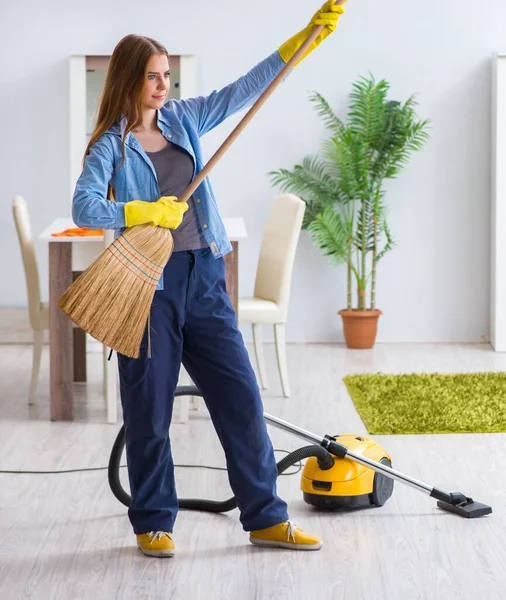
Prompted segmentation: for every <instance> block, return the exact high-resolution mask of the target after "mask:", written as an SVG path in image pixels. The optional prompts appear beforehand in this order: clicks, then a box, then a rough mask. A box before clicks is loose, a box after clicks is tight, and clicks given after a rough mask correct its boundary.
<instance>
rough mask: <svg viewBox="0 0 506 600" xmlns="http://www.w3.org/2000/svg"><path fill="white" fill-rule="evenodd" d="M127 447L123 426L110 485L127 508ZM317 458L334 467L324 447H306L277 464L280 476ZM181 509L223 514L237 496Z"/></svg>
mask: <svg viewBox="0 0 506 600" xmlns="http://www.w3.org/2000/svg"><path fill="white" fill-rule="evenodd" d="M124 447H125V426H124V425H123V426H122V427H121V429H120V431H119V433H118V435H117V437H116V440H115V442H114V445H113V447H112V451H111V457H110V459H109V468H108V475H109V485H110V486H111V490H112V493H113V494H114V495H115V496H116V498H117V499H118V500H119V501H120V502H121V503H122V504H124V505H125V506H130V501H131V496H130V495H129V494H128V493H127V492H126V491H125V490H124V489H123V486H122V485H121V481H120V477H119V474H120V462H121V455H122V454H123V449H124ZM310 456H316V458H317V459H318V466H319V467H320V469H322V470H324V471H326V470H327V469H331V468H332V467H333V466H334V458H333V457H332V455H331V454H329V453H328V452H327V450H325V448H323V447H322V446H316V445H311V446H304V447H303V448H299V449H298V450H294V451H293V452H290V454H288V455H287V456H285V457H284V458H282V459H281V460H280V461H279V462H278V463H277V468H278V475H281V474H282V473H284V472H285V471H286V470H287V469H288V468H289V467H291V466H292V465H294V464H295V463H297V462H299V461H300V460H302V459H304V458H309V457H310ZM179 508H182V509H186V510H203V511H206V512H215V513H222V512H228V511H230V510H234V508H237V500H236V498H235V496H233V497H232V498H229V499H228V500H223V501H222V502H220V501H217V500H203V499H200V498H182V499H180V500H179Z"/></svg>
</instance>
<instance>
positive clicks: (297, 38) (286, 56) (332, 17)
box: [279, 0, 344, 66]
mask: <svg viewBox="0 0 506 600" xmlns="http://www.w3.org/2000/svg"><path fill="white" fill-rule="evenodd" d="M334 2H335V0H328V1H327V2H325V4H324V5H323V6H322V7H321V8H320V10H318V11H316V13H315V14H314V15H313V18H312V19H311V21H309V24H308V26H307V27H306V28H305V29H303V30H302V31H299V33H296V34H295V35H294V36H293V37H291V38H290V39H289V40H288V41H286V42H285V43H284V44H283V45H282V46H281V47H280V48H279V54H280V56H281V58H282V59H283V60H284V61H285V63H287V62H288V61H289V60H290V59H291V58H292V56H293V55H294V54H295V53H296V52H297V50H298V49H299V48H300V47H301V46H302V44H303V43H304V42H305V41H306V40H307V38H308V37H309V36H310V35H311V33H312V31H313V30H314V28H315V27H317V26H318V25H325V27H324V29H323V30H322V32H321V33H320V35H319V36H318V37H317V38H316V40H315V41H314V42H313V43H312V44H311V45H310V46H309V49H308V51H307V52H306V53H305V54H304V55H303V56H302V58H301V59H300V60H299V61H298V62H297V63H296V65H295V66H297V65H298V64H299V63H300V62H301V61H302V60H303V59H304V58H306V56H307V55H308V54H309V53H310V52H312V51H313V50H314V49H315V48H316V47H318V46H319V45H320V44H321V43H322V42H323V40H324V39H325V38H326V37H328V36H329V35H330V34H331V33H332V32H333V31H335V29H336V27H337V23H338V21H339V17H340V16H341V15H342V14H343V13H344V6H342V5H338V6H336V5H335V4H334Z"/></svg>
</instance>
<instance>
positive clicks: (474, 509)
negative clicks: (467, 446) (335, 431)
mask: <svg viewBox="0 0 506 600" xmlns="http://www.w3.org/2000/svg"><path fill="white" fill-rule="evenodd" d="M264 418H265V420H266V421H267V423H270V424H271V425H274V426H275V427H277V428H278V429H283V430H284V431H287V432H288V433H291V434H293V435H296V436H298V437H301V438H303V439H305V440H308V441H310V442H313V443H315V444H318V445H320V446H323V448H325V449H326V450H327V452H329V453H330V454H333V455H334V456H337V457H338V458H344V459H348V460H351V461H353V462H357V463H360V464H361V465H364V466H366V467H368V468H370V469H373V470H374V471H376V472H377V473H381V474H382V475H385V477H388V478H390V479H394V480H395V481H400V482H401V483H404V484H406V485H409V486H411V487H413V488H415V489H416V490H418V491H420V492H424V493H426V494H427V495H429V496H431V497H432V498H436V500H438V503H437V505H438V506H439V508H442V509H444V510H447V511H450V512H454V513H456V514H458V515H460V516H462V517H467V518H474V517H482V516H484V515H489V514H490V513H491V512H492V508H491V507H490V506H488V505H486V504H482V503H481V502H475V501H474V500H473V499H472V498H469V497H467V496H465V495H464V494H462V493H460V492H445V491H444V490H441V489H438V488H435V487H432V486H430V485H427V484H426V483H423V482H422V481H418V480H417V479H414V478H413V477H409V476H408V475H405V474H404V473H400V472H399V471H396V470H395V469H392V468H391V467H389V466H387V465H384V464H382V463H379V462H376V461H374V460H371V459H369V458H367V457H364V456H360V455H359V454H356V453H355V452H352V451H351V450H348V448H346V446H343V445H342V444H339V443H338V442H336V441H335V439H334V438H333V437H331V436H329V435H326V436H324V437H321V436H319V435H316V434H314V433H311V432H309V431H306V430H304V429H301V428H300V427H297V426H296V425H292V424H291V423H288V422H287V421H283V420H282V419H278V418H277V417H274V416H272V415H269V414H267V413H264Z"/></svg>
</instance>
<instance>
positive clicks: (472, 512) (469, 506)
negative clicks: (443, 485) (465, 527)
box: [437, 498, 492, 519]
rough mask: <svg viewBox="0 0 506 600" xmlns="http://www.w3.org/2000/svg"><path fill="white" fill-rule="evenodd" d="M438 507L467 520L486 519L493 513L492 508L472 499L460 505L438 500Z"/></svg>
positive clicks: (467, 499)
mask: <svg viewBox="0 0 506 600" xmlns="http://www.w3.org/2000/svg"><path fill="white" fill-rule="evenodd" d="M437 505H438V506H439V508H442V509H443V510H447V511H449V512H453V513H455V514H457V515H460V516H461V517H466V518H467V519H474V518H476V517H484V516H485V515H489V514H490V513H491V512H492V507H490V506H488V505H487V504H482V503H481V502H475V501H474V500H473V499H472V498H466V501H465V502H460V503H459V504H449V503H448V502H443V501H441V500H438V503H437Z"/></svg>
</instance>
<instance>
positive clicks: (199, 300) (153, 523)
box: [118, 249, 288, 533]
mask: <svg viewBox="0 0 506 600" xmlns="http://www.w3.org/2000/svg"><path fill="white" fill-rule="evenodd" d="M163 277H164V290H162V291H157V292H155V297H154V300H153V305H152V309H151V322H150V327H151V329H150V335H151V339H150V343H151V358H148V357H147V348H148V337H147V331H146V334H145V335H144V340H143V342H142V346H141V355H140V357H139V358H138V359H132V358H128V357H126V356H123V355H119V356H118V363H119V375H120V389H121V402H122V405H123V419H124V423H125V434H126V454H127V463H128V474H129V481H130V492H131V496H132V501H131V504H130V507H129V510H128V515H129V518H130V521H131V523H132V526H133V529H134V532H135V533H145V532H147V531H169V532H172V531H173V527H174V522H175V520H176V516H177V512H178V500H177V495H176V485H175V480H174V463H173V460H172V454H171V446H170V439H169V426H170V422H171V417H172V408H173V393H174V389H175V387H176V384H177V380H178V377H179V370H180V365H181V362H182V363H183V364H184V366H185V368H186V370H187V372H188V374H189V375H190V377H191V378H192V380H193V381H194V382H195V384H196V385H197V386H198V388H199V389H200V391H201V392H202V394H203V396H204V400H205V402H206V405H207V408H208V410H209V413H210V415H211V419H212V422H213V424H214V427H215V429H216V432H217V434H218V437H219V440H220V442H221V445H222V447H223V449H224V452H225V457H226V463H227V469H228V477H229V481H230V485H231V487H232V491H233V493H234V495H235V497H236V498H237V504H238V508H239V510H240V520H241V523H242V525H243V528H244V530H246V531H251V530H255V529H263V528H265V527H270V526H272V525H275V524H277V523H280V522H282V521H285V520H286V519H288V513H287V506H286V503H285V502H284V501H283V500H281V499H280V498H279V497H278V495H277V491H276V479H277V467H276V461H275V457H274V451H273V447H272V443H271V440H270V438H269V436H268V433H267V428H266V424H265V420H264V418H263V405H262V399H261V396H260V392H259V389H258V384H257V381H256V377H255V374H254V372H253V369H252V366H251V363H250V360H249V357H248V353H247V350H246V348H245V345H244V341H243V338H242V335H241V333H240V331H239V330H238V328H237V324H236V315H235V311H234V309H233V307H232V304H231V302H230V299H229V296H228V294H227V291H226V286H225V263H224V260H223V259H222V258H218V259H215V258H214V257H213V255H212V253H211V251H210V250H209V249H202V250H195V251H189V252H175V253H174V254H173V255H172V257H171V258H170V260H169V262H168V263H167V265H166V267H165V269H164V273H163ZM195 442H196V443H200V442H199V440H195Z"/></svg>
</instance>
